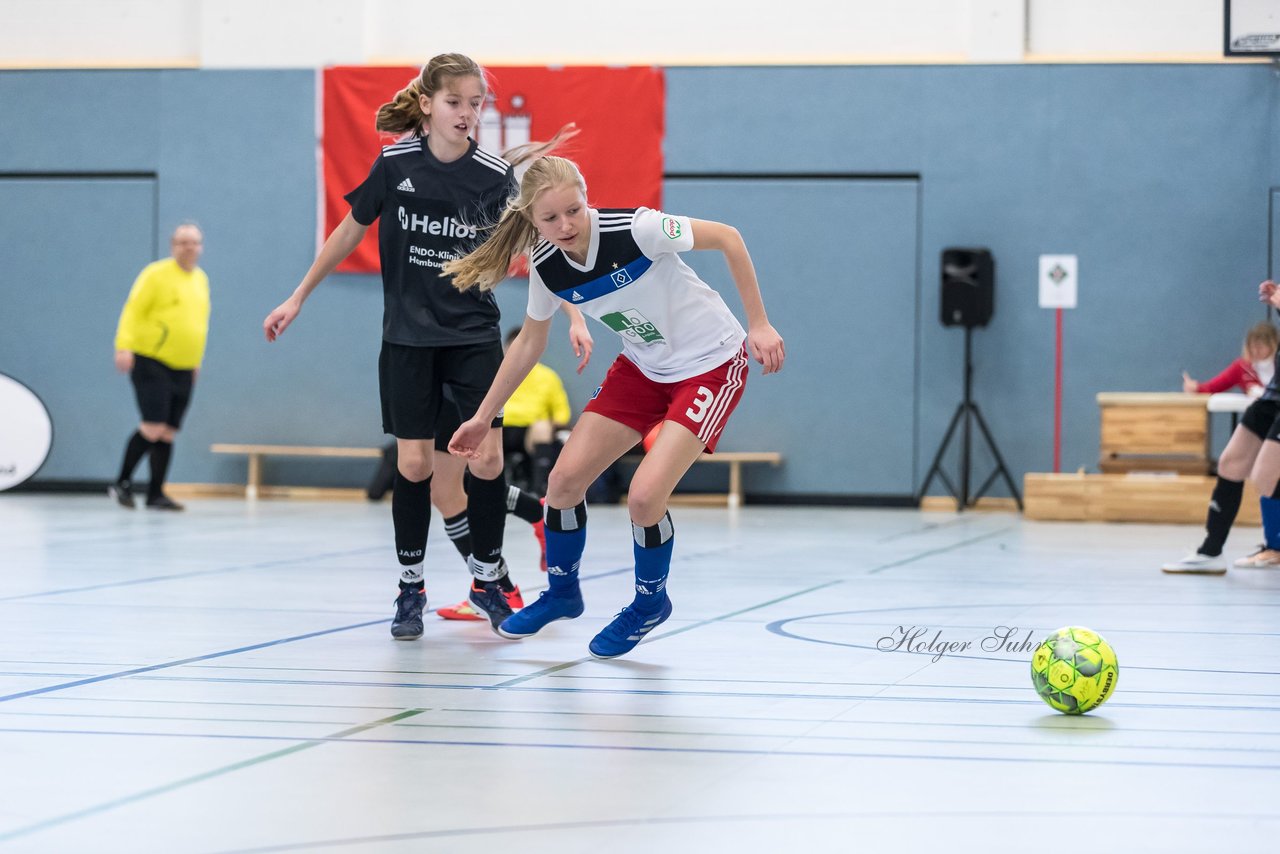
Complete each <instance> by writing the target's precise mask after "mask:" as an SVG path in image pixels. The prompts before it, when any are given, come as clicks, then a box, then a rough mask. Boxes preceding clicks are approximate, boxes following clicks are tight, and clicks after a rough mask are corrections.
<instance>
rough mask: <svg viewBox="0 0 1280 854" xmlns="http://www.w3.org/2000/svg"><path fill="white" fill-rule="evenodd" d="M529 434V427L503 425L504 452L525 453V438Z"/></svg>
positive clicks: (508, 453) (509, 453)
mask: <svg viewBox="0 0 1280 854" xmlns="http://www.w3.org/2000/svg"><path fill="white" fill-rule="evenodd" d="M528 435H529V428H528V427H503V428H502V452H503V453H504V454H507V455H511V454H523V453H524V440H525V437H526V436H528Z"/></svg>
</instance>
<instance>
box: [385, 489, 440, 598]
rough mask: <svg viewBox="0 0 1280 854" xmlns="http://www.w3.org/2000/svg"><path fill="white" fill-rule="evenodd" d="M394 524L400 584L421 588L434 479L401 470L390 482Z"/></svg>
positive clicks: (403, 586)
mask: <svg viewBox="0 0 1280 854" xmlns="http://www.w3.org/2000/svg"><path fill="white" fill-rule="evenodd" d="M391 523H392V525H394V526H395V537H396V557H397V558H398V559H399V560H400V566H401V567H402V569H401V572H400V586H401V587H402V588H407V587H412V588H414V589H421V588H422V557H423V554H424V553H425V552H426V550H427V529H428V528H429V527H430V526H431V478H430V477H427V479H426V480H418V481H413V480H409V479H408V478H406V477H405V476H404V475H402V474H401V473H400V472H399V471H398V470H397V471H396V480H395V483H393V484H392V485H391Z"/></svg>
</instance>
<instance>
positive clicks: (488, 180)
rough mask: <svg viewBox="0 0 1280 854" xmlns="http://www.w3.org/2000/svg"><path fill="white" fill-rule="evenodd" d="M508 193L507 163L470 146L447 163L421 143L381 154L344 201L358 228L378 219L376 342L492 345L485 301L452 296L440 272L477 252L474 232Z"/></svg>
mask: <svg viewBox="0 0 1280 854" xmlns="http://www.w3.org/2000/svg"><path fill="white" fill-rule="evenodd" d="M515 191H516V181H515V176H514V174H513V171H512V168H511V164H509V163H507V162H506V161H505V160H503V159H502V158H500V157H498V156H496V155H493V154H490V153H489V152H487V151H485V150H484V149H481V148H478V147H477V146H476V144H475V142H474V141H472V142H471V147H470V148H469V149H468V150H467V153H466V154H464V155H463V156H462V157H460V158H458V159H457V160H454V161H452V162H450V163H442V162H440V161H439V160H437V159H436V157H435V155H433V154H432V153H431V150H430V149H429V148H428V147H427V140H426V137H413V138H410V139H405V140H402V141H401V142H397V143H395V144H394V145H388V146H386V147H384V148H383V149H382V153H381V154H380V155H379V156H378V159H377V160H376V161H375V162H374V164H373V168H372V169H371V170H369V177H368V178H366V179H365V180H364V183H362V184H361V185H360V186H359V187H356V188H355V189H354V190H352V191H351V192H350V193H348V194H347V196H346V200H347V201H348V202H349V203H350V204H351V215H352V217H354V218H355V221H356V222H358V223H360V224H361V225H372V224H373V222H374V220H376V219H378V218H379V217H381V218H382V223H381V226H380V227H379V235H378V254H379V257H380V259H381V262H382V290H383V314H382V337H383V340H385V341H389V342H391V343H393V344H407V345H409V346H414V347H447V346H454V345H460V344H483V343H487V342H490V341H498V340H500V337H501V333H500V331H499V328H498V304H497V302H496V301H495V300H494V298H493V294H492V293H487V292H481V291H480V290H478V289H476V288H472V289H471V290H469V291H466V292H465V293H462V292H459V291H458V289H457V288H455V287H454V286H453V284H452V283H451V281H450V279H449V277H447V276H445V275H443V273H442V272H441V267H443V266H444V263H445V262H446V261H450V260H452V259H454V258H457V257H459V256H460V255H461V254H463V253H465V252H467V251H470V250H471V249H474V248H475V246H476V245H478V243H479V242H480V240H481V239H482V235H478V234H477V230H476V226H477V225H486V224H492V223H495V222H497V220H498V217H499V215H500V214H501V213H502V209H503V206H504V205H505V204H506V202H507V199H508V198H509V197H510V196H511V195H512V194H513V193H514V192H515Z"/></svg>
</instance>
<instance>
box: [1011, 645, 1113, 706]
mask: <svg viewBox="0 0 1280 854" xmlns="http://www.w3.org/2000/svg"><path fill="white" fill-rule="evenodd" d="M1119 678H1120V665H1119V663H1118V662H1117V661H1116V653H1115V650H1113V649H1112V648H1111V644H1109V643H1107V642H1106V640H1104V639H1103V637H1102V635H1099V634H1098V633H1097V632H1093V631H1090V630H1089V629H1086V628H1083V627H1081V626H1067V627H1066V628H1062V629H1058V630H1057V631H1056V632H1054V633H1053V634H1051V635H1049V636H1048V637H1047V638H1045V639H1044V640H1043V641H1041V643H1040V646H1038V647H1036V651H1035V653H1033V654H1032V656H1031V684H1033V685H1035V688H1036V693H1037V694H1039V695H1040V699H1042V700H1044V701H1045V702H1046V703H1048V704H1049V705H1050V706H1052V707H1053V708H1054V709H1056V710H1058V711H1059V712H1062V713H1063V714H1066V715H1082V714H1084V713H1085V712H1087V711H1089V710H1090V709H1095V708H1097V707H1098V706H1101V705H1102V704H1103V703H1105V702H1106V701H1107V698H1108V697H1110V696H1111V692H1112V691H1114V690H1115V688H1116V682H1117V681H1118V680H1119Z"/></svg>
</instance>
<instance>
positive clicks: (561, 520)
mask: <svg viewBox="0 0 1280 854" xmlns="http://www.w3.org/2000/svg"><path fill="white" fill-rule="evenodd" d="M544 522H545V530H546V534H547V584H548V585H549V587H550V590H549V592H550V593H551V595H552V596H562V597H564V598H566V599H572V598H574V597H577V596H581V595H582V592H581V591H580V590H579V589H578V567H579V566H580V565H581V563H582V550H583V548H585V547H586V545H587V505H586V502H583V503H581V504H578V505H577V506H576V507H569V508H568V509H565V510H560V509H558V508H555V507H552V506H551V505H550V504H548V505H547V508H546V518H545V519H544Z"/></svg>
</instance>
